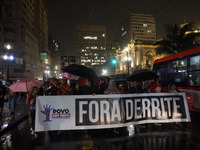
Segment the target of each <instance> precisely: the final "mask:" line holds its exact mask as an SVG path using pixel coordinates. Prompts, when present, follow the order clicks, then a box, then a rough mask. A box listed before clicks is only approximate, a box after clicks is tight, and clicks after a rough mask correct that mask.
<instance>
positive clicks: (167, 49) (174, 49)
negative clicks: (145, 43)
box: [155, 23, 200, 54]
mask: <svg viewBox="0 0 200 150" xmlns="http://www.w3.org/2000/svg"><path fill="white" fill-rule="evenodd" d="M165 30H166V33H167V34H166V36H165V37H163V39H161V40H158V41H157V42H156V43H155V45H156V46H158V47H157V48H156V54H175V53H178V52H181V51H184V50H187V49H190V48H194V47H197V46H198V45H197V44H195V43H194V41H195V39H196V38H197V37H199V36H200V33H199V32H194V29H193V23H186V24H183V25H180V26H178V25H176V24H175V25H174V26H173V25H166V26H165Z"/></svg>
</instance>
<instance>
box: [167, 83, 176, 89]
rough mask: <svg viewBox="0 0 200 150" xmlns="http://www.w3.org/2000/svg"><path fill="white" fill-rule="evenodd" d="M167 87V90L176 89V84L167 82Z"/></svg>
mask: <svg viewBox="0 0 200 150" xmlns="http://www.w3.org/2000/svg"><path fill="white" fill-rule="evenodd" d="M168 89H169V90H175V89H176V85H174V84H169V85H168Z"/></svg>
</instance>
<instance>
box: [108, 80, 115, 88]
mask: <svg viewBox="0 0 200 150" xmlns="http://www.w3.org/2000/svg"><path fill="white" fill-rule="evenodd" d="M109 88H111V89H114V88H116V83H115V81H114V80H110V81H109Z"/></svg>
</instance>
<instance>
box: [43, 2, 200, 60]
mask: <svg viewBox="0 0 200 150" xmlns="http://www.w3.org/2000/svg"><path fill="white" fill-rule="evenodd" d="M46 4H47V9H48V15H49V32H50V34H52V35H53V37H54V39H55V40H56V41H58V42H59V43H60V44H61V46H62V49H63V50H64V51H65V55H66V56H67V55H68V56H69V55H75V53H74V36H73V35H74V25H75V24H76V23H95V24H102V25H106V27H107V38H110V39H112V38H113V37H114V35H115V33H117V31H118V28H119V21H120V20H122V19H123V18H124V17H126V16H127V15H128V13H130V12H133V13H142V14H143V13H144V14H152V15H154V17H155V19H156V30H157V31H156V32H157V39H158V38H161V37H163V36H164V35H165V31H164V25H166V24H178V25H179V24H181V23H183V22H184V21H186V22H194V23H196V24H199V25H200V0H46Z"/></svg>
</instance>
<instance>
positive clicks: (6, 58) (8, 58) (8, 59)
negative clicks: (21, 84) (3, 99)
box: [3, 55, 14, 81]
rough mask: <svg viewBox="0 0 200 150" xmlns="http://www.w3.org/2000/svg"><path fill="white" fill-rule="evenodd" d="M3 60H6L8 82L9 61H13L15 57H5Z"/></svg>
mask: <svg viewBox="0 0 200 150" xmlns="http://www.w3.org/2000/svg"><path fill="white" fill-rule="evenodd" d="M3 59H4V60H6V80H7V81H8V80H9V65H10V62H9V61H12V60H13V59H14V57H13V56H12V55H10V56H8V55H4V56H3Z"/></svg>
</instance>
